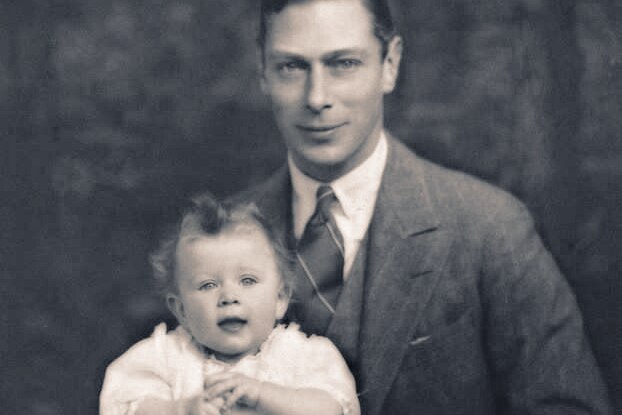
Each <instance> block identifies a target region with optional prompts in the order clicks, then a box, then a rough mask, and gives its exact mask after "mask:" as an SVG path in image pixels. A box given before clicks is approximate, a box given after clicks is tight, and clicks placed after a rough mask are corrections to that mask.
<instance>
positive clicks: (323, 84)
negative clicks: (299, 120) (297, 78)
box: [306, 67, 332, 113]
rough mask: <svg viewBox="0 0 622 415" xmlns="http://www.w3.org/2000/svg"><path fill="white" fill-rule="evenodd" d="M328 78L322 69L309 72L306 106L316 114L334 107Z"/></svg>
mask: <svg viewBox="0 0 622 415" xmlns="http://www.w3.org/2000/svg"><path fill="white" fill-rule="evenodd" d="M327 81H328V79H327V76H326V73H325V72H324V69H323V68H321V67H313V68H311V70H310V71H309V78H308V80H307V97H306V98H307V99H306V101H307V102H306V104H307V108H309V109H310V110H311V111H312V112H314V113H319V112H321V111H322V110H324V109H327V108H330V107H332V102H331V95H330V88H329V86H328V85H327Z"/></svg>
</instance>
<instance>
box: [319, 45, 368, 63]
mask: <svg viewBox="0 0 622 415" xmlns="http://www.w3.org/2000/svg"><path fill="white" fill-rule="evenodd" d="M344 55H359V56H363V57H364V56H367V51H366V50H365V49H363V48H346V49H339V50H335V51H331V52H329V53H327V54H325V55H323V56H322V59H324V60H331V59H336V58H340V57H342V56H344Z"/></svg>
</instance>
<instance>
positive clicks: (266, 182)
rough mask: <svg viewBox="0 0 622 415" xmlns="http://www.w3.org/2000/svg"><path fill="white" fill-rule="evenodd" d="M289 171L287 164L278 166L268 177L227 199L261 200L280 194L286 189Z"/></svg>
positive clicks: (245, 201) (246, 201)
mask: <svg viewBox="0 0 622 415" xmlns="http://www.w3.org/2000/svg"><path fill="white" fill-rule="evenodd" d="M288 183H289V173H288V171H287V165H283V166H281V167H279V168H278V169H277V170H275V171H274V172H272V173H271V174H270V175H269V176H268V177H266V178H264V179H262V180H260V181H258V182H257V183H254V184H253V185H251V186H249V187H247V188H245V189H243V190H241V191H239V192H237V193H235V194H233V195H232V196H231V197H229V200H230V201H232V202H235V203H250V202H254V203H257V202H261V201H262V200H264V199H266V198H270V197H274V196H276V195H280V194H282V193H283V191H285V190H287V185H288Z"/></svg>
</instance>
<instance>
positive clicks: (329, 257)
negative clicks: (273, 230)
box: [296, 186, 344, 334]
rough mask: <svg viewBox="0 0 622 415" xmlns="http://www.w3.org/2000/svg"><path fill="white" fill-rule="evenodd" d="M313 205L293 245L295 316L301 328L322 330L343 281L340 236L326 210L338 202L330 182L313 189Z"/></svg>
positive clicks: (333, 311) (342, 255)
mask: <svg viewBox="0 0 622 415" xmlns="http://www.w3.org/2000/svg"><path fill="white" fill-rule="evenodd" d="M316 197H317V206H316V209H315V212H314V213H313V216H311V219H309V222H308V223H307V226H306V227H305V230H304V233H303V235H302V237H301V238H300V241H299V242H298V246H297V249H296V258H297V273H298V275H299V278H298V281H299V284H300V285H302V286H300V287H296V291H297V298H296V301H297V304H296V309H297V311H296V317H297V318H298V320H299V323H300V324H301V326H302V328H303V330H305V331H307V332H310V333H318V334H322V333H324V332H325V331H326V328H327V327H328V323H330V319H331V317H332V315H333V314H334V313H335V307H336V304H337V299H338V297H339V293H340V291H341V287H342V285H343V258H344V250H343V237H342V236H341V233H340V232H339V228H338V227H337V224H336V222H335V218H334V217H333V215H332V214H331V212H330V207H331V205H332V204H333V203H338V201H337V198H336V197H335V193H334V192H333V189H332V188H331V187H330V186H320V187H319V189H318V190H317V195H316Z"/></svg>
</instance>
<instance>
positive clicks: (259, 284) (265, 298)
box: [100, 196, 360, 415]
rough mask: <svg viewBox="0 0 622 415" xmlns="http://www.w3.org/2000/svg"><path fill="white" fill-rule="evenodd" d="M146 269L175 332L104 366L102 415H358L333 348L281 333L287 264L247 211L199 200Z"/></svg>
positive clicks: (162, 330) (292, 331)
mask: <svg viewBox="0 0 622 415" xmlns="http://www.w3.org/2000/svg"><path fill="white" fill-rule="evenodd" d="M152 264H153V268H154V274H155V276H156V279H157V280H158V282H159V283H160V284H161V285H162V289H163V291H164V293H165V297H166V302H167V305H168V308H169V309H170V310H171V312H172V313H173V314H174V315H175V317H176V318H177V320H178V322H179V326H178V327H177V328H176V329H175V330H173V331H170V332H167V330H166V325H165V324H164V323H161V324H160V325H158V326H157V327H156V328H155V330H154V332H153V334H152V335H151V337H149V338H147V339H144V340H142V341H140V342H138V343H137V344H135V345H134V346H133V347H131V348H130V349H129V350H128V351H127V352H125V353H124V354H123V355H122V356H121V357H119V358H118V359H116V360H115V361H114V362H112V363H111V364H110V366H109V367H108V368H107V370H106V376H105V379H104V385H103V388H102V392H101V395H100V413H101V414H102V415H112V414H151V415H154V414H176V415H177V414H188V415H198V414H202V415H208V414H222V413H238V414H241V413H260V414H274V415H279V414H283V415H285V414H287V415H295V414H313V415H315V414H344V415H345V414H354V415H357V414H359V413H360V409H359V403H358V400H357V397H356V389H355V384H354V379H353V377H352V375H351V373H350V372H349V370H348V367H347V366H346V364H345V361H344V360H343V358H342V357H341V355H340V354H339V352H338V350H337V349H336V348H335V346H334V345H333V344H332V343H331V342H330V341H329V340H328V339H326V338H324V337H319V336H311V337H307V336H306V335H305V334H303V333H302V332H300V331H299V328H298V326H297V325H296V324H293V323H292V324H290V325H288V326H285V325H282V324H278V322H279V320H280V319H281V318H282V317H283V315H284V314H285V311H286V310H287V306H288V303H289V298H290V292H291V286H290V284H291V283H290V280H289V270H288V269H289V265H288V259H287V257H286V255H284V253H283V251H282V250H281V249H280V248H279V247H278V246H277V245H276V243H275V242H274V238H273V237H272V236H271V234H270V231H269V229H268V228H267V227H266V225H265V223H264V220H263V219H262V217H261V216H260V214H259V212H258V211H257V209H256V208H254V207H253V206H252V205H251V206H249V205H244V206H238V205H230V204H222V203H219V202H217V201H216V200H215V199H213V198H211V197H210V196H203V197H202V198H199V199H196V200H195V201H194V203H193V205H192V207H191V208H190V209H189V210H188V211H187V212H186V213H185V214H184V215H183V218H182V220H181V222H180V224H179V225H178V226H177V227H176V229H175V232H174V234H173V235H172V236H171V237H169V238H168V239H166V240H164V241H163V243H162V245H161V247H160V249H159V250H158V251H157V252H156V253H155V254H154V255H153V256H152Z"/></svg>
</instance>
